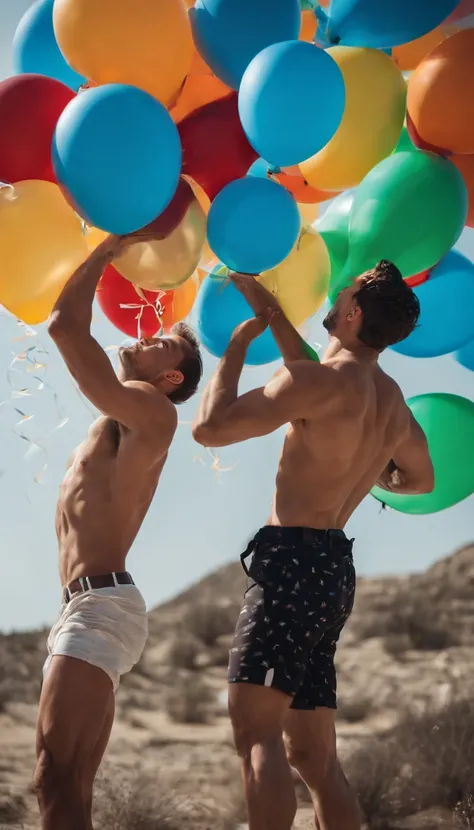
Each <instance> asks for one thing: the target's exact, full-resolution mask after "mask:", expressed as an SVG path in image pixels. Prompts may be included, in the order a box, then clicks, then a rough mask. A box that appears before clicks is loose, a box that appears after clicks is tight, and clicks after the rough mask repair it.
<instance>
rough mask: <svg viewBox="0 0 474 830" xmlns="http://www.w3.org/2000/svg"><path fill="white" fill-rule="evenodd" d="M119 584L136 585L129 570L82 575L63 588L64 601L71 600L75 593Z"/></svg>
mask: <svg viewBox="0 0 474 830" xmlns="http://www.w3.org/2000/svg"><path fill="white" fill-rule="evenodd" d="M117 585H135V583H134V581H133V579H132V577H131V576H130V574H129V573H127V571H124V572H123V573H111V574H102V575H100V576H80V577H79V579H74V580H73V581H72V582H70V583H69V585H65V586H64V588H63V601H64V602H70V601H71V599H72V597H73V595H74V594H84V593H85V592H86V591H96V590H97V589H98V588H115V587H116V586H117Z"/></svg>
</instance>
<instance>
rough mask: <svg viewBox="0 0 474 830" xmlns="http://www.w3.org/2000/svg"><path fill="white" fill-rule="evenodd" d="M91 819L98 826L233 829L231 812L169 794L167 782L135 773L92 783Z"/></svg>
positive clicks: (117, 828)
mask: <svg viewBox="0 0 474 830" xmlns="http://www.w3.org/2000/svg"><path fill="white" fill-rule="evenodd" d="M95 795H96V797H95V807H94V813H95V819H96V822H97V826H98V827H100V828H101V830H234V827H235V825H234V815H233V813H232V812H220V811H219V810H217V809H211V808H210V807H208V806H203V805H200V804H195V803H193V802H192V801H191V800H189V799H187V798H185V797H182V796H177V795H173V794H172V788H171V787H170V786H169V782H166V784H165V783H164V782H162V784H161V787H160V783H159V782H158V781H157V780H156V779H155V778H152V777H149V776H144V775H141V776H140V775H138V776H137V777H135V778H134V779H132V780H131V781H130V780H129V781H127V780H126V779H124V778H123V777H122V776H118V777H117V778H114V779H113V780H112V779H111V778H110V777H107V776H102V777H101V778H100V779H99V781H98V782H97V784H96V794H95Z"/></svg>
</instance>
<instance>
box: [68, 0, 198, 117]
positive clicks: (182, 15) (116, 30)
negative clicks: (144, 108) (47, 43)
mask: <svg viewBox="0 0 474 830" xmlns="http://www.w3.org/2000/svg"><path fill="white" fill-rule="evenodd" d="M53 22H54V31H55V34H56V38H57V41H58V44H59V48H60V49H61V52H62V53H63V55H64V57H65V58H66V60H67V61H68V63H70V64H71V66H72V67H73V68H74V69H75V70H76V71H77V72H80V73H81V75H85V77H86V78H90V79H91V80H93V81H95V82H96V83H98V84H110V83H115V84H130V85H132V86H136V87H138V88H139V89H143V90H145V92H149V93H150V95H153V96H154V97H155V98H158V100H159V101H161V103H162V104H165V105H167V104H169V103H170V101H172V100H173V99H174V98H175V96H176V94H177V93H178V91H179V89H180V87H181V86H182V83H183V81H184V79H185V77H186V75H187V74H188V72H189V69H190V66H191V60H192V55H193V42H192V35H191V29H190V26H189V20H188V15H187V12H186V8H185V6H184V4H183V3H182V2H181V0H159V2H158V3H157V2H156V0H140V3H139V5H138V6H137V5H135V6H134V4H133V3H130V0H100V2H99V0H55V3H54V13H53Z"/></svg>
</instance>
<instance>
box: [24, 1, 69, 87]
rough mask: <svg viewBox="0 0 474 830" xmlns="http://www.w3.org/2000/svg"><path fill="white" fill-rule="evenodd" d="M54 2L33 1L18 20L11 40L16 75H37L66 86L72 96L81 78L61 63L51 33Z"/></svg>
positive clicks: (54, 39)
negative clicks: (71, 92) (72, 91)
mask: <svg viewBox="0 0 474 830" xmlns="http://www.w3.org/2000/svg"><path fill="white" fill-rule="evenodd" d="M53 5H54V0H36V3H33V5H32V6H30V8H29V9H27V11H26V12H25V14H24V15H23V17H22V18H21V20H20V22H19V24H18V28H17V30H16V32H15V37H14V38H13V66H14V69H15V73H16V74H20V73H32V72H34V73H38V74H40V75H47V76H48V77H49V78H54V79H55V80H56V81H61V83H63V84H66V86H69V87H71V89H73V90H74V91H75V92H77V90H78V89H79V87H80V86H82V84H83V83H85V80H86V79H85V78H84V77H83V76H82V75H79V74H78V73H77V72H75V71H74V69H71V67H70V66H69V64H68V63H66V61H65V60H64V58H63V56H62V54H61V51H60V49H59V46H58V44H57V42H56V37H55V35H54V29H53Z"/></svg>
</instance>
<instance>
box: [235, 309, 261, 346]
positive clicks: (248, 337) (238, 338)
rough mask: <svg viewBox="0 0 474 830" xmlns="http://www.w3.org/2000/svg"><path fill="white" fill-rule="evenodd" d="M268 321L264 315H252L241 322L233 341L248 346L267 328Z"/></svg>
mask: <svg viewBox="0 0 474 830" xmlns="http://www.w3.org/2000/svg"><path fill="white" fill-rule="evenodd" d="M267 325H268V324H267V321H266V320H265V319H264V318H263V317H260V316H258V317H251V318H250V320H245V321H244V322H243V323H240V325H239V326H237V328H236V329H235V330H234V333H233V335H232V340H231V342H232V343H239V344H240V345H241V346H245V347H246V348H248V346H250V344H251V343H252V341H253V340H256V339H257V337H259V336H260V335H261V334H262V333H263V332H264V331H265V329H266V328H267Z"/></svg>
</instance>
